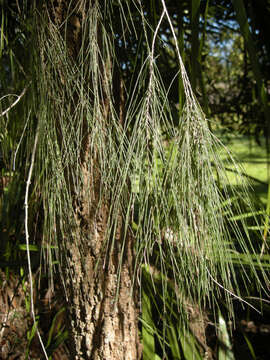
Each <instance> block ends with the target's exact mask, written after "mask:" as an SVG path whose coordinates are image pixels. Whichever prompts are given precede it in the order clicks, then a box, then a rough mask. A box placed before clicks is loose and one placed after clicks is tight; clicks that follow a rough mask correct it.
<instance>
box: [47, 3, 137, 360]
mask: <svg viewBox="0 0 270 360" xmlns="http://www.w3.org/2000/svg"><path fill="white" fill-rule="evenodd" d="M73 5H74V8H76V11H74V12H73V13H72V15H70V16H69V17H68V22H67V32H66V33H65V38H66V41H67V47H68V51H69V56H70V57H72V58H73V60H74V61H76V56H77V54H78V51H79V49H80V41H81V28H82V22H83V21H84V18H85V13H84V11H85V10H86V8H87V7H88V6H91V1H79V2H78V1H76V2H73V3H72V1H70V0H58V1H54V2H49V7H48V9H49V14H50V17H51V19H52V21H53V22H54V23H55V24H56V25H57V24H58V25H60V24H62V23H63V22H64V21H65V19H66V17H67V13H68V11H70V9H72V6H73ZM99 31H100V29H97V36H98V32H99ZM101 53H102V51H101ZM89 65H90V66H91V64H89ZM100 70H101V73H103V74H104V76H106V74H105V72H106V71H107V70H106V69H102V68H101V69H100ZM60 76H61V75H60ZM89 81H90V80H89ZM61 82H62V83H64V82H65V79H61ZM103 99H104V119H105V120H106V117H107V116H108V107H107V105H106V91H105V90H104V94H103ZM119 109H120V110H121V107H120V106H119ZM121 111H122V110H121ZM122 116H123V112H121V113H120V116H119V117H120V119H121V121H123V120H122ZM60 136H61V134H60ZM90 140H91V139H90V138H89V135H88V134H87V124H85V136H84V143H83V144H82V151H81V159H80V162H81V171H82V174H83V178H84V183H83V185H82V189H81V194H79V195H76V196H79V198H76V197H75V195H74V199H73V202H74V210H75V212H76V228H75V229H74V231H73V233H72V234H67V236H66V238H65V239H63V241H64V242H65V243H64V244H62V249H64V251H66V256H64V258H65V264H64V269H63V274H64V276H65V291H66V294H67V301H68V307H67V308H68V313H69V317H70V332H71V347H72V352H73V358H74V359H76V360H77V359H93V360H98V359H99V360H101V359H102V360H104V359H107V360H114V359H115V360H121V359H122V360H135V359H139V358H140V354H139V350H138V349H139V341H138V329H137V328H138V326H137V325H138V319H137V317H138V312H137V308H138V302H137V299H136V292H135V291H134V289H132V279H133V266H134V252H133V248H134V246H133V242H132V236H131V235H128V236H126V237H125V239H124V238H123V237H122V235H121V233H122V231H121V226H122V224H121V218H120V216H119V224H118V230H117V234H116V239H115V241H114V244H115V245H114V246H112V247H111V251H110V253H109V256H108V252H106V246H105V249H104V242H105V238H106V236H107V235H106V230H107V226H108V216H109V215H108V199H100V187H101V186H102V185H101V182H100V175H99V165H98V159H93V156H94V155H93V154H91V153H90V151H89V143H90ZM90 163H92V164H93V165H92V167H89V164H90ZM67 181H70V180H69V178H68V177H67ZM71 187H72V184H71ZM98 204H102V205H98ZM123 241H125V247H124V256H123V259H124V261H123V263H122V264H121V271H120V284H119V278H118V276H117V271H118V265H119V262H120V258H121V248H122V245H123ZM118 291H119V293H118V294H119V295H118V297H117V296H116V295H117V292H118Z"/></svg>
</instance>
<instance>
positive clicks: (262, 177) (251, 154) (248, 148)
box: [220, 136, 269, 204]
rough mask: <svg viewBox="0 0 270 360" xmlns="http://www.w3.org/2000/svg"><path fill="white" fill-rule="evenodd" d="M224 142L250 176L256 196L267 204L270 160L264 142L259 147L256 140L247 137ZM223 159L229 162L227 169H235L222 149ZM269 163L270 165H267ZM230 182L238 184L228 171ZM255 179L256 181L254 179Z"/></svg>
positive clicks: (223, 140) (224, 140)
mask: <svg viewBox="0 0 270 360" xmlns="http://www.w3.org/2000/svg"><path fill="white" fill-rule="evenodd" d="M221 140H222V142H223V143H224V144H225V145H226V147H227V148H228V149H229V150H230V152H231V153H232V155H233V157H234V160H235V161H236V162H237V164H238V165H239V166H240V167H241V168H242V170H243V172H244V173H245V174H246V175H248V176H249V177H250V178H249V181H250V183H251V185H252V188H253V190H254V193H255V195H256V196H257V197H258V198H259V199H260V201H262V202H263V203H264V204H266V201H267V183H268V172H269V170H268V165H269V159H268V158H267V153H266V150H265V146H263V145H264V143H263V140H262V142H261V143H262V145H261V146H260V145H258V144H257V143H256V142H255V140H254V139H251V138H249V137H247V136H234V137H230V138H225V137H223V138H222V137H221ZM220 155H221V158H222V160H224V161H226V162H227V166H226V167H227V168H233V164H232V161H231V159H229V158H228V154H227V153H226V152H225V150H224V149H221V153H220ZM267 163H268V164H267ZM227 174H228V180H229V182H230V183H231V184H236V177H235V174H234V173H233V172H231V171H227ZM253 178H254V179H253Z"/></svg>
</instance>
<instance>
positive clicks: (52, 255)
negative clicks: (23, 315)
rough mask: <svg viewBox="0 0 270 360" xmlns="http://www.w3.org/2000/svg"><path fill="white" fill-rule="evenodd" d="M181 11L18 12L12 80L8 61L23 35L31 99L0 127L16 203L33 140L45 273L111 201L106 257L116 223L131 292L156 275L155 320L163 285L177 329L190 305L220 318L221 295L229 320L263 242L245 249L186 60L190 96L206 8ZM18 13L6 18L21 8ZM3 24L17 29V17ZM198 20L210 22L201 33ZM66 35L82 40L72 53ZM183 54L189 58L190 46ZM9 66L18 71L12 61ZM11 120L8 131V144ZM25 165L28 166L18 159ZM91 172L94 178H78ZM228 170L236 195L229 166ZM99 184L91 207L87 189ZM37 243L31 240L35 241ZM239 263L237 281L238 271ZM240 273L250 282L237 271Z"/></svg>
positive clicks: (159, 6) (244, 202)
mask: <svg viewBox="0 0 270 360" xmlns="http://www.w3.org/2000/svg"><path fill="white" fill-rule="evenodd" d="M188 3H189V2H182V3H181V6H178V5H177V4H176V2H174V1H169V2H166V4H165V2H164V1H150V2H148V3H147V4H146V5H141V4H140V3H139V2H136V1H134V2H131V3H129V2H128V1H127V2H122V1H120V0H119V1H116V2H113V3H112V4H111V2H107V1H104V3H102V4H101V2H98V1H95V2H92V3H91V4H92V5H91V6H89V7H85V13H84V14H85V15H84V18H83V19H80V18H77V17H76V11H77V9H76V6H75V7H74V8H70V9H67V13H66V15H67V17H66V18H65V19H62V21H61V22H59V23H57V22H56V21H53V19H52V18H51V17H50V12H49V11H47V9H46V6H44V5H43V6H41V7H39V6H37V7H33V8H31V4H27V2H25V3H24V4H25V5H24V9H23V10H21V13H18V17H19V18H20V16H21V19H23V16H26V15H27V14H28V13H27V12H26V11H27V9H28V7H30V8H31V9H30V10H29V11H30V12H29V14H31V18H29V20H28V21H29V26H28V27H26V28H25V29H23V28H21V23H18V25H15V28H14V29H22V30H21V31H20V32H18V35H16V31H14V33H12V34H7V33H6V31H5V29H9V26H7V25H5V26H7V27H5V26H4V25H3V26H2V29H4V30H3V31H2V33H3V34H5V35H2V36H6V38H4V37H3V39H4V40H3V44H4V45H3V57H2V59H3V63H5V62H7V63H8V64H7V65H5V66H6V73H5V74H6V76H7V78H10V77H12V76H13V75H12V74H13V72H14V74H15V73H16V71H13V70H12V69H13V68H12V66H15V65H14V61H15V60H14V59H15V58H14V59H13V55H12V52H9V50H8V46H9V42H11V41H14V42H15V43H16V41H18V45H16V52H17V51H18V52H17V53H16V59H17V57H18V55H19V52H20V51H21V50H22V49H20V40H18V39H17V36H18V38H20V36H21V37H22V40H21V41H23V42H25V41H26V40H25V34H26V33H29V34H31V37H30V39H31V40H29V48H30V49H31V51H30V53H29V54H28V56H27V57H26V60H27V63H26V64H25V65H24V66H25V67H26V69H27V73H26V75H25V78H24V76H21V74H20V79H21V78H23V81H22V82H23V86H22V88H24V87H27V89H26V94H25V95H24V96H22V100H21V102H20V103H19V106H18V107H15V109H16V110H15V111H14V114H13V112H12V111H13V110H10V112H9V113H8V115H4V116H6V118H5V117H4V116H3V117H2V120H1V121H2V125H3V126H2V127H3V128H5V127H6V129H8V132H9V133H8V134H7V133H6V134H7V135H8V136H9V138H10V139H12V141H14V142H15V144H16V145H18V144H19V143H20V141H21V138H20V135H21V133H23V137H22V142H21V143H20V147H19V148H18V149H19V150H18V151H19V152H20V154H21V157H18V158H16V157H15V153H13V154H12V156H13V157H12V162H14V163H15V164H16V166H15V168H12V171H13V173H12V175H11V176H13V177H14V178H16V177H17V176H18V177H19V178H20V180H19V184H20V186H21V187H22V192H23V190H24V188H23V181H25V180H26V178H27V174H28V169H29V166H30V162H31V154H32V152H33V143H34V139H35V138H36V139H38V141H37V151H36V154H35V159H34V160H35V161H34V173H33V176H32V187H31V196H30V198H29V203H28V204H27V206H29V209H30V221H29V223H33V224H36V222H35V218H34V215H35V212H36V210H37V209H38V213H39V214H40V218H41V219H39V220H38V221H40V223H41V227H40V229H41V230H40V231H39V232H38V237H39V239H37V240H40V242H39V245H40V247H41V249H42V252H43V253H42V256H43V259H44V260H45V261H44V263H46V266H48V269H49V271H50V273H51V275H52V277H53V271H54V269H55V266H57V265H54V262H55V261H56V262H58V265H59V267H60V269H61V266H63V264H64V263H65V261H64V258H65V251H66V247H67V244H68V243H70V242H73V243H75V244H76V241H78V237H83V236H87V235H86V234H87V230H88V227H87V224H84V223H80V226H79V227H78V221H79V220H78V218H79V216H80V211H81V209H84V208H90V209H92V210H91V211H92V212H93V213H94V214H98V212H99V210H100V207H102V206H104V203H106V206H107V211H108V217H107V224H106V225H107V226H106V229H107V230H106V234H105V241H104V243H103V244H102V247H103V249H104V251H105V252H106V256H107V258H110V256H112V251H113V248H114V246H115V243H114V242H115V238H116V237H117V231H118V224H119V218H120V219H121V221H122V222H123V224H124V227H123V228H124V231H123V234H122V236H123V239H124V241H123V242H122V243H121V247H122V252H123V253H124V247H125V239H126V237H127V235H128V234H131V235H132V237H133V238H134V239H135V248H136V266H135V268H134V274H133V279H134V284H133V285H134V286H135V287H138V286H140V280H138V279H140V277H141V276H142V274H143V272H142V269H143V271H145V272H147V274H151V275H152V277H153V279H154V278H155V276H156V277H158V279H159V281H160V283H161V286H160V291H161V292H162V301H163V307H164V309H166V299H167V298H169V297H170V296H171V288H170V287H171V286H172V287H173V289H174V291H175V294H176V299H177V304H178V306H179V305H180V306H179V308H180V309H182V312H181V311H180V317H181V316H182V317H181V325H183V327H184V326H187V321H188V316H187V314H186V313H185V306H184V305H185V304H186V303H187V302H188V301H189V299H191V301H192V303H196V304H197V306H198V308H199V310H203V309H204V308H205V307H210V308H215V306H216V305H217V304H218V301H219V299H220V298H223V299H225V302H226V306H228V309H229V312H230V314H231V315H232V313H233V307H232V300H233V299H235V298H236V299H238V300H239V299H240V298H239V297H240V296H241V292H240V285H239V284H240V283H241V285H242V284H244V287H245V288H246V290H247V288H248V285H247V284H248V282H249V281H250V277H251V278H255V279H256V281H257V284H258V287H260V281H259V277H258V275H257V272H256V271H257V270H258V269H259V270H262V268H261V262H260V258H259V255H258V252H259V251H260V248H261V246H262V243H261V242H260V243H259V244H258V243H254V242H253V240H252V239H251V238H250V236H249V233H248V231H247V230H246V225H245V221H244V220H243V219H241V216H240V214H241V206H244V207H245V209H249V211H252V207H251V205H250V202H249V199H248V193H247V188H245V190H244V192H243V193H241V194H238V193H236V192H235V191H234V190H233V189H232V188H231V187H229V186H228V183H229V181H228V179H227V175H226V171H225V167H226V164H224V163H223V162H222V161H221V160H220V158H219V149H220V146H221V144H220V142H219V141H218V139H217V138H216V137H215V136H214V135H213V134H212V133H211V131H210V129H209V127H210V126H209V120H208V119H207V118H206V116H205V114H204V112H203V110H202V108H201V106H200V105H199V102H198V101H197V99H196V97H195V95H194V92H193V89H192V87H191V84H190V81H189V77H188V74H187V72H186V70H185V67H184V61H185V64H189V68H188V70H189V74H190V78H191V82H192V85H193V87H194V90H198V88H200V86H201V87H202V85H203V79H202V78H200V76H201V75H200V71H201V65H200V61H201V58H202V52H201V51H200V46H201V47H203V41H204V40H205V39H204V37H203V35H202V36H201V37H199V31H201V32H202V34H204V33H205V31H206V26H207V16H208V15H207V14H208V6H209V4H208V2H203V1H202V2H200V1H197V2H196V1H192V7H191V8H190V7H189V6H188ZM82 4H84V2H82ZM199 5H200V6H201V7H199ZM13 6H14V7H15V3H14V4H13V3H12V4H11V5H10V6H9V7H8V6H7V7H6V9H9V10H10V11H11V12H12V11H17V9H16V10H14V9H13ZM78 6H79V2H78ZM212 7H214V5H212ZM101 9H102V11H101ZM230 9H231V7H230ZM199 10H200V13H199V12H196V11H199ZM212 10H213V8H212ZM219 10H220V9H219ZM23 11H25V13H24V12H23ZM186 13H188V14H189V15H191V16H190V19H191V20H189V21H190V23H189V26H191V27H192V33H190V31H189V30H186V31H183V32H181V30H180V27H178V25H179V24H180V22H181V24H183V29H184V30H185V26H187V24H186V23H187V22H188V20H187V19H188V18H187V16H186V15H185V14H186ZM3 14H4V15H5V14H8V15H7V16H6V17H5V16H4V15H3V16H4V18H5V19H10V18H13V15H12V13H8V12H6V13H4V12H3ZM10 14H11V15H10ZM24 14H25V15H24ZM201 14H202V15H201ZM200 16H204V22H205V24H204V27H203V28H202V29H201V25H200V24H201V23H200V22H199V19H200ZM14 19H15V20H16V17H15V18H14ZM15 20H14V21H15ZM8 21H10V20H8ZM77 22H78V24H77ZM3 24H4V23H3ZM26 24H28V23H27V22H26ZM184 24H185V25H184ZM70 27H73V31H74V32H76V31H78V34H77V39H78V43H77V44H74V46H75V48H73V49H71V47H70V45H69V38H68V36H69V34H70V31H71V30H70ZM97 29H98V32H97ZM97 33H98V36H97ZM190 36H191V39H190ZM7 39H8V41H7ZM190 43H191V45H190V48H188V45H185V44H190ZM10 51H12V47H11V50H10ZM189 51H190V54H191V60H190V62H188V60H186V59H188V54H189ZM8 54H9V58H8ZM194 56H195V58H196V60H197V61H196V60H194ZM183 59H184V61H183ZM29 64H31V69H30V68H29ZM14 69H16V70H17V71H18V72H19V69H20V66H19V64H17V65H16V66H15V68H14ZM16 76H18V75H17V73H16ZM16 79H17V78H16V77H14V78H12V83H16ZM2 84H3V85H2V86H1V92H3V93H4V92H8V91H9V90H8V87H7V82H6V83H4V82H3V83H2ZM18 84H20V83H18ZM203 89H204V88H203ZM203 96H204V99H205V89H204V90H203ZM6 104H8V105H9V103H3V104H2V106H3V110H4V108H6V106H4V105H6ZM19 109H21V111H19ZM9 117H10V119H13V118H14V121H13V123H14V126H15V124H16V127H15V128H14V132H15V134H14V135H13V133H12V125H10V120H9ZM37 136H38V138H37ZM7 139H8V137H7V138H6V140H7ZM88 139H90V140H88ZM6 140H5V141H6ZM5 141H3V144H6V146H7V143H6V142H5ZM11 148H12V146H11ZM13 148H15V149H16V147H13ZM16 151H17V149H16ZM23 155H25V156H26V160H21V159H22V158H23ZM7 157H8V154H7V153H5V159H6V158H7ZM228 157H229V158H230V155H228ZM32 159H33V158H32ZM86 159H87V162H86V161H85V160H86ZM19 161H21V164H23V166H25V171H23V170H22V167H20V165H19V164H18V165H17V162H18V163H19ZM235 166H236V165H235ZM89 173H90V174H92V176H91V177H89V178H85V174H89ZM236 173H237V175H236V176H238V181H239V182H241V185H243V182H244V180H243V179H242V178H241V177H240V176H239V175H238V174H239V170H238V169H237V166H236ZM96 174H98V177H99V190H100V192H99V195H98V197H97V194H96V193H94V191H95V189H93V188H92V185H93V183H94V182H95V181H94V178H95V176H96ZM10 186H11V185H10ZM86 194H89V196H86ZM87 197H88V199H89V202H88V203H85V198H87ZM240 199H241V201H240ZM237 215H239V219H240V221H239V222H238V221H237ZM31 216H32V218H31ZM33 236H34V230H32V231H31V232H30V240H32V239H33ZM256 240H257V239H256ZM41 244H42V245H41ZM28 250H29V249H28ZM243 254H244V256H243ZM84 256H85V254H84V253H82V261H83V259H84ZM235 262H237V266H238V268H242V270H243V271H238V270H236V268H235ZM246 263H248V264H250V269H251V273H252V275H251V274H250V272H248V271H244V266H245V265H246ZM119 266H120V267H121V262H120V265H119ZM120 267H119V278H118V281H120V280H121V279H120ZM262 273H263V271H262ZM147 276H148V275H147ZM153 281H154V280H153ZM115 296H116V297H117V294H115ZM165 327H166V321H164V329H165ZM164 332H166V329H165V330H164Z"/></svg>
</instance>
